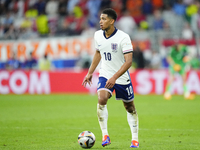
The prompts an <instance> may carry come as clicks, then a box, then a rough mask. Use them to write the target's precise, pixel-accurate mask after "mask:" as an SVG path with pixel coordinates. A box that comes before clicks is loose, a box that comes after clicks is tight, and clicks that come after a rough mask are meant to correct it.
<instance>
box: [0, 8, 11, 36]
mask: <svg viewBox="0 0 200 150" xmlns="http://www.w3.org/2000/svg"><path fill="white" fill-rule="evenodd" d="M1 22H2V25H3V27H4V33H6V32H7V31H8V30H9V28H10V26H11V25H12V24H13V23H14V17H13V16H12V15H11V12H10V11H9V12H7V13H6V14H5V16H2V18H1Z"/></svg>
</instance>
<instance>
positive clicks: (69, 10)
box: [67, 0, 80, 13]
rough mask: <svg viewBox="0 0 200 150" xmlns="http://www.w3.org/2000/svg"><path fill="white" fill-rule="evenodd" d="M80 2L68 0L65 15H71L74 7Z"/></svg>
mask: <svg viewBox="0 0 200 150" xmlns="http://www.w3.org/2000/svg"><path fill="white" fill-rule="evenodd" d="M79 1H80V0H68V4H67V13H72V12H73V11H74V7H75V6H76V5H77V4H78V3H79Z"/></svg>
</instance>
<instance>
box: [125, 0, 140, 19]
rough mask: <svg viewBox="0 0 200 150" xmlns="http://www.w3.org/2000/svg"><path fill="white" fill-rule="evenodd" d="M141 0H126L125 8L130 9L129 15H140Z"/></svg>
mask: <svg viewBox="0 0 200 150" xmlns="http://www.w3.org/2000/svg"><path fill="white" fill-rule="evenodd" d="M142 5H143V1H142V0H127V2H126V8H127V10H128V11H130V14H131V16H133V17H138V16H141V15H142V11H141V10H142Z"/></svg>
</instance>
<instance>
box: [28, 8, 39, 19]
mask: <svg viewBox="0 0 200 150" xmlns="http://www.w3.org/2000/svg"><path fill="white" fill-rule="evenodd" d="M25 16H26V17H27V18H30V19H35V18H36V17H37V16H38V10H37V9H36V8H35V7H34V6H29V8H28V10H27V11H26V12H25Z"/></svg>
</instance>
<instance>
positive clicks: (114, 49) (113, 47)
mask: <svg viewBox="0 0 200 150" xmlns="http://www.w3.org/2000/svg"><path fill="white" fill-rule="evenodd" d="M117 48H118V45H117V43H111V49H112V52H115V53H116V52H117Z"/></svg>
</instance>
